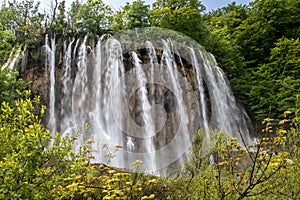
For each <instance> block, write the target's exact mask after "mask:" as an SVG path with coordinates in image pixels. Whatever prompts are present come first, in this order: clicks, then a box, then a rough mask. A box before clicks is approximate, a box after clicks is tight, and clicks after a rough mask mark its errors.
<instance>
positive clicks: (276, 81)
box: [250, 38, 300, 117]
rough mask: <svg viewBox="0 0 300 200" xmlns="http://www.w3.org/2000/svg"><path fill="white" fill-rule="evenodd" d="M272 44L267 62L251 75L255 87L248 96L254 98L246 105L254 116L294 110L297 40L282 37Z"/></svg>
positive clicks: (299, 73)
mask: <svg viewBox="0 0 300 200" xmlns="http://www.w3.org/2000/svg"><path fill="white" fill-rule="evenodd" d="M275 45H276V46H275V47H274V48H272V49H271V54H270V58H269V62H268V63H267V64H264V65H261V66H260V67H259V68H258V70H257V72H254V75H255V76H256V80H255V81H256V82H257V84H255V85H254V86H253V87H252V88H251V91H250V96H253V97H255V98H254V99H253V100H252V102H251V104H250V105H251V106H252V108H253V110H254V111H256V114H257V116H258V117H266V116H270V117H275V116H278V113H283V112H284V111H286V110H291V111H295V106H294V105H295V102H296V94H297V91H298V92H299V91H300V90H299V89H300V80H299V77H300V68H299V67H300V56H299V55H300V50H299V49H300V42H299V39H296V40H295V39H287V38H282V39H279V40H278V42H277V43H276V44H275ZM256 96H258V97H256Z"/></svg>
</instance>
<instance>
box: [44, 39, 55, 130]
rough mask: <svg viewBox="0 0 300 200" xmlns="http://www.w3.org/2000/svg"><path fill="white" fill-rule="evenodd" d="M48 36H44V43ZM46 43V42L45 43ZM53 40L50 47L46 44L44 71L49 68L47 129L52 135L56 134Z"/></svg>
mask: <svg viewBox="0 0 300 200" xmlns="http://www.w3.org/2000/svg"><path fill="white" fill-rule="evenodd" d="M47 38H48V36H46V41H47V40H48V39H47ZM47 42H48V41H47ZM55 51H56V45H55V39H51V47H50V46H48V44H47V43H46V70H47V69H48V66H50V92H49V98H50V103H49V109H50V118H49V122H48V127H49V129H50V132H51V134H52V135H54V134H55V132H56V116H55V115H56V109H55Z"/></svg>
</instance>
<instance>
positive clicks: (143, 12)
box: [111, 0, 150, 31]
mask: <svg viewBox="0 0 300 200" xmlns="http://www.w3.org/2000/svg"><path fill="white" fill-rule="evenodd" d="M113 18H114V20H113V23H112V25H111V26H112V27H111V28H112V29H113V30H115V31H119V30H126V29H133V28H143V27H148V26H150V19H149V18H150V6H149V5H145V2H144V1H141V0H137V1H133V2H132V3H131V4H129V3H127V4H126V5H125V6H124V7H122V8H121V10H120V11H118V12H117V13H116V14H115V15H114V17H113Z"/></svg>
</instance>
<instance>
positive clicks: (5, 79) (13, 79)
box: [0, 69, 27, 103]
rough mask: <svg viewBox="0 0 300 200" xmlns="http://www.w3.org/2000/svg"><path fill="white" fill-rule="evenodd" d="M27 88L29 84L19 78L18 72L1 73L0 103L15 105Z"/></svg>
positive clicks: (3, 71) (6, 70) (4, 71)
mask: <svg viewBox="0 0 300 200" xmlns="http://www.w3.org/2000/svg"><path fill="white" fill-rule="evenodd" d="M26 87H27V84H26V83H25V82H24V81H23V80H22V79H19V78H18V72H9V71H8V69H4V70H1V71H0V103H2V102H7V103H13V101H14V100H16V99H18V98H20V97H21V96H22V95H21V93H22V92H23V91H24V89H25V88H26ZM16 90H18V91H19V92H16Z"/></svg>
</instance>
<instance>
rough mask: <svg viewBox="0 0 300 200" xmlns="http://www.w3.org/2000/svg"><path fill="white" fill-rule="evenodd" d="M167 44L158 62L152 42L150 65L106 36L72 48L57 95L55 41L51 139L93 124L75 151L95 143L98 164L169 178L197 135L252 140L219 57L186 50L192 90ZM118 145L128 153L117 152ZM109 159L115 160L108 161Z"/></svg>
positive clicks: (67, 47)
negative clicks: (170, 168) (137, 167)
mask: <svg viewBox="0 0 300 200" xmlns="http://www.w3.org/2000/svg"><path fill="white" fill-rule="evenodd" d="M74 44H75V45H74ZM160 44H161V46H160V47H159V48H158V49H160V51H161V53H160V56H159V58H158V56H157V54H159V53H157V52H156V47H154V45H153V43H152V42H150V41H147V42H146V43H145V46H144V47H145V48H146V50H147V52H146V55H144V56H147V57H148V61H145V59H143V57H142V56H141V54H140V53H138V52H137V51H133V52H132V51H130V52H126V51H124V49H123V48H122V44H121V43H120V42H119V41H118V40H116V39H114V38H108V39H107V40H104V38H103V37H102V38H100V39H99V40H98V41H97V43H96V46H95V47H94V46H91V47H90V46H89V45H88V39H87V38H85V39H84V41H83V42H82V43H81V44H80V43H79V41H76V42H75V41H73V40H72V41H71V42H70V43H69V44H68V45H67V43H66V44H65V52H64V64H63V69H62V76H61V80H60V83H59V84H61V89H60V92H56V93H55V90H58V88H55V74H54V72H55V71H54V67H55V66H54V65H55V40H51V47H50V46H48V44H46V47H47V48H46V49H47V52H48V53H47V55H49V56H48V59H49V61H47V64H46V66H47V67H48V66H49V67H50V93H49V97H50V118H49V119H50V121H49V124H48V125H49V127H50V128H51V130H52V132H53V131H55V130H57V129H59V130H60V132H61V133H62V134H65V135H70V134H74V132H76V131H77V130H80V129H83V127H84V126H85V124H88V125H89V129H88V131H87V132H86V133H84V134H83V135H81V136H80V138H79V139H78V141H77V143H76V147H75V148H76V149H78V148H79V146H80V145H82V144H83V142H84V141H86V140H88V139H93V140H94V141H95V142H94V143H93V144H92V147H93V149H94V150H96V152H95V153H93V155H94V157H95V159H94V160H92V162H98V163H100V162H103V163H107V162H108V161H109V163H108V164H110V165H112V166H116V167H120V168H130V169H131V168H133V167H132V165H131V163H132V162H134V161H135V160H142V161H143V164H142V165H141V166H140V169H141V170H142V171H145V172H148V173H155V172H157V171H159V173H160V174H161V175H165V176H167V175H168V172H166V171H165V170H161V169H166V167H168V166H169V165H170V164H172V163H174V162H176V161H178V160H180V159H181V158H182V157H183V156H184V154H185V153H186V152H187V151H188V149H189V148H190V146H191V139H192V137H193V135H194V134H195V133H196V130H197V129H198V128H200V129H203V130H205V133H206V134H207V136H208V138H209V129H219V130H224V131H226V132H228V134H230V135H232V136H235V137H238V138H239V139H241V138H240V137H239V134H238V131H241V132H242V133H243V135H244V139H245V140H246V141H249V138H250V137H249V130H248V127H247V124H248V123H249V119H248V117H247V115H246V113H245V111H244V110H242V109H241V108H240V106H239V105H238V104H237V102H236V100H235V98H234V95H233V94H232V92H231V90H230V87H229V85H228V83H227V81H226V78H225V76H224V73H223V72H222V70H221V69H220V68H219V67H218V66H217V63H216V62H215V60H214V57H213V56H212V55H211V54H208V53H206V52H204V51H202V50H201V51H199V50H195V49H194V48H192V47H187V48H186V51H187V52H190V59H189V58H186V60H187V61H189V62H190V64H191V66H192V71H193V72H192V73H191V74H189V76H190V77H189V78H190V79H194V80H195V81H194V83H195V84H196V87H195V88H194V89H193V87H192V86H191V85H190V83H189V82H188V79H187V77H183V76H182V74H181V73H179V71H181V72H184V74H185V73H187V72H186V70H188V69H184V68H183V66H184V64H183V61H182V60H181V58H180V60H179V63H177V62H178V61H176V59H175V56H176V55H175V53H174V52H176V54H177V55H179V53H178V51H177V50H176V47H175V46H174V45H173V44H172V41H171V40H161V42H160ZM77 47H78V48H77ZM124 55H127V56H129V58H126V59H127V61H128V60H130V62H131V68H130V67H129V66H124V62H123V61H124V60H125V59H124V58H123V56H124ZM178 64H179V67H178V66H177V65H178ZM190 71H191V70H190ZM72 74H74V75H75V77H73V78H72ZM192 76H194V77H192ZM57 93H59V94H57ZM58 98H60V99H58ZM55 100H56V101H58V100H59V102H60V109H57V108H56V107H55ZM207 100H209V102H210V103H209V104H208V103H207ZM57 119H59V120H57ZM116 145H121V146H122V147H123V148H122V149H119V150H118V151H115V146H116ZM103 146H105V147H104V148H103ZM106 153H112V154H115V156H116V157H114V158H112V159H108V158H107V156H105V154H106Z"/></svg>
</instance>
